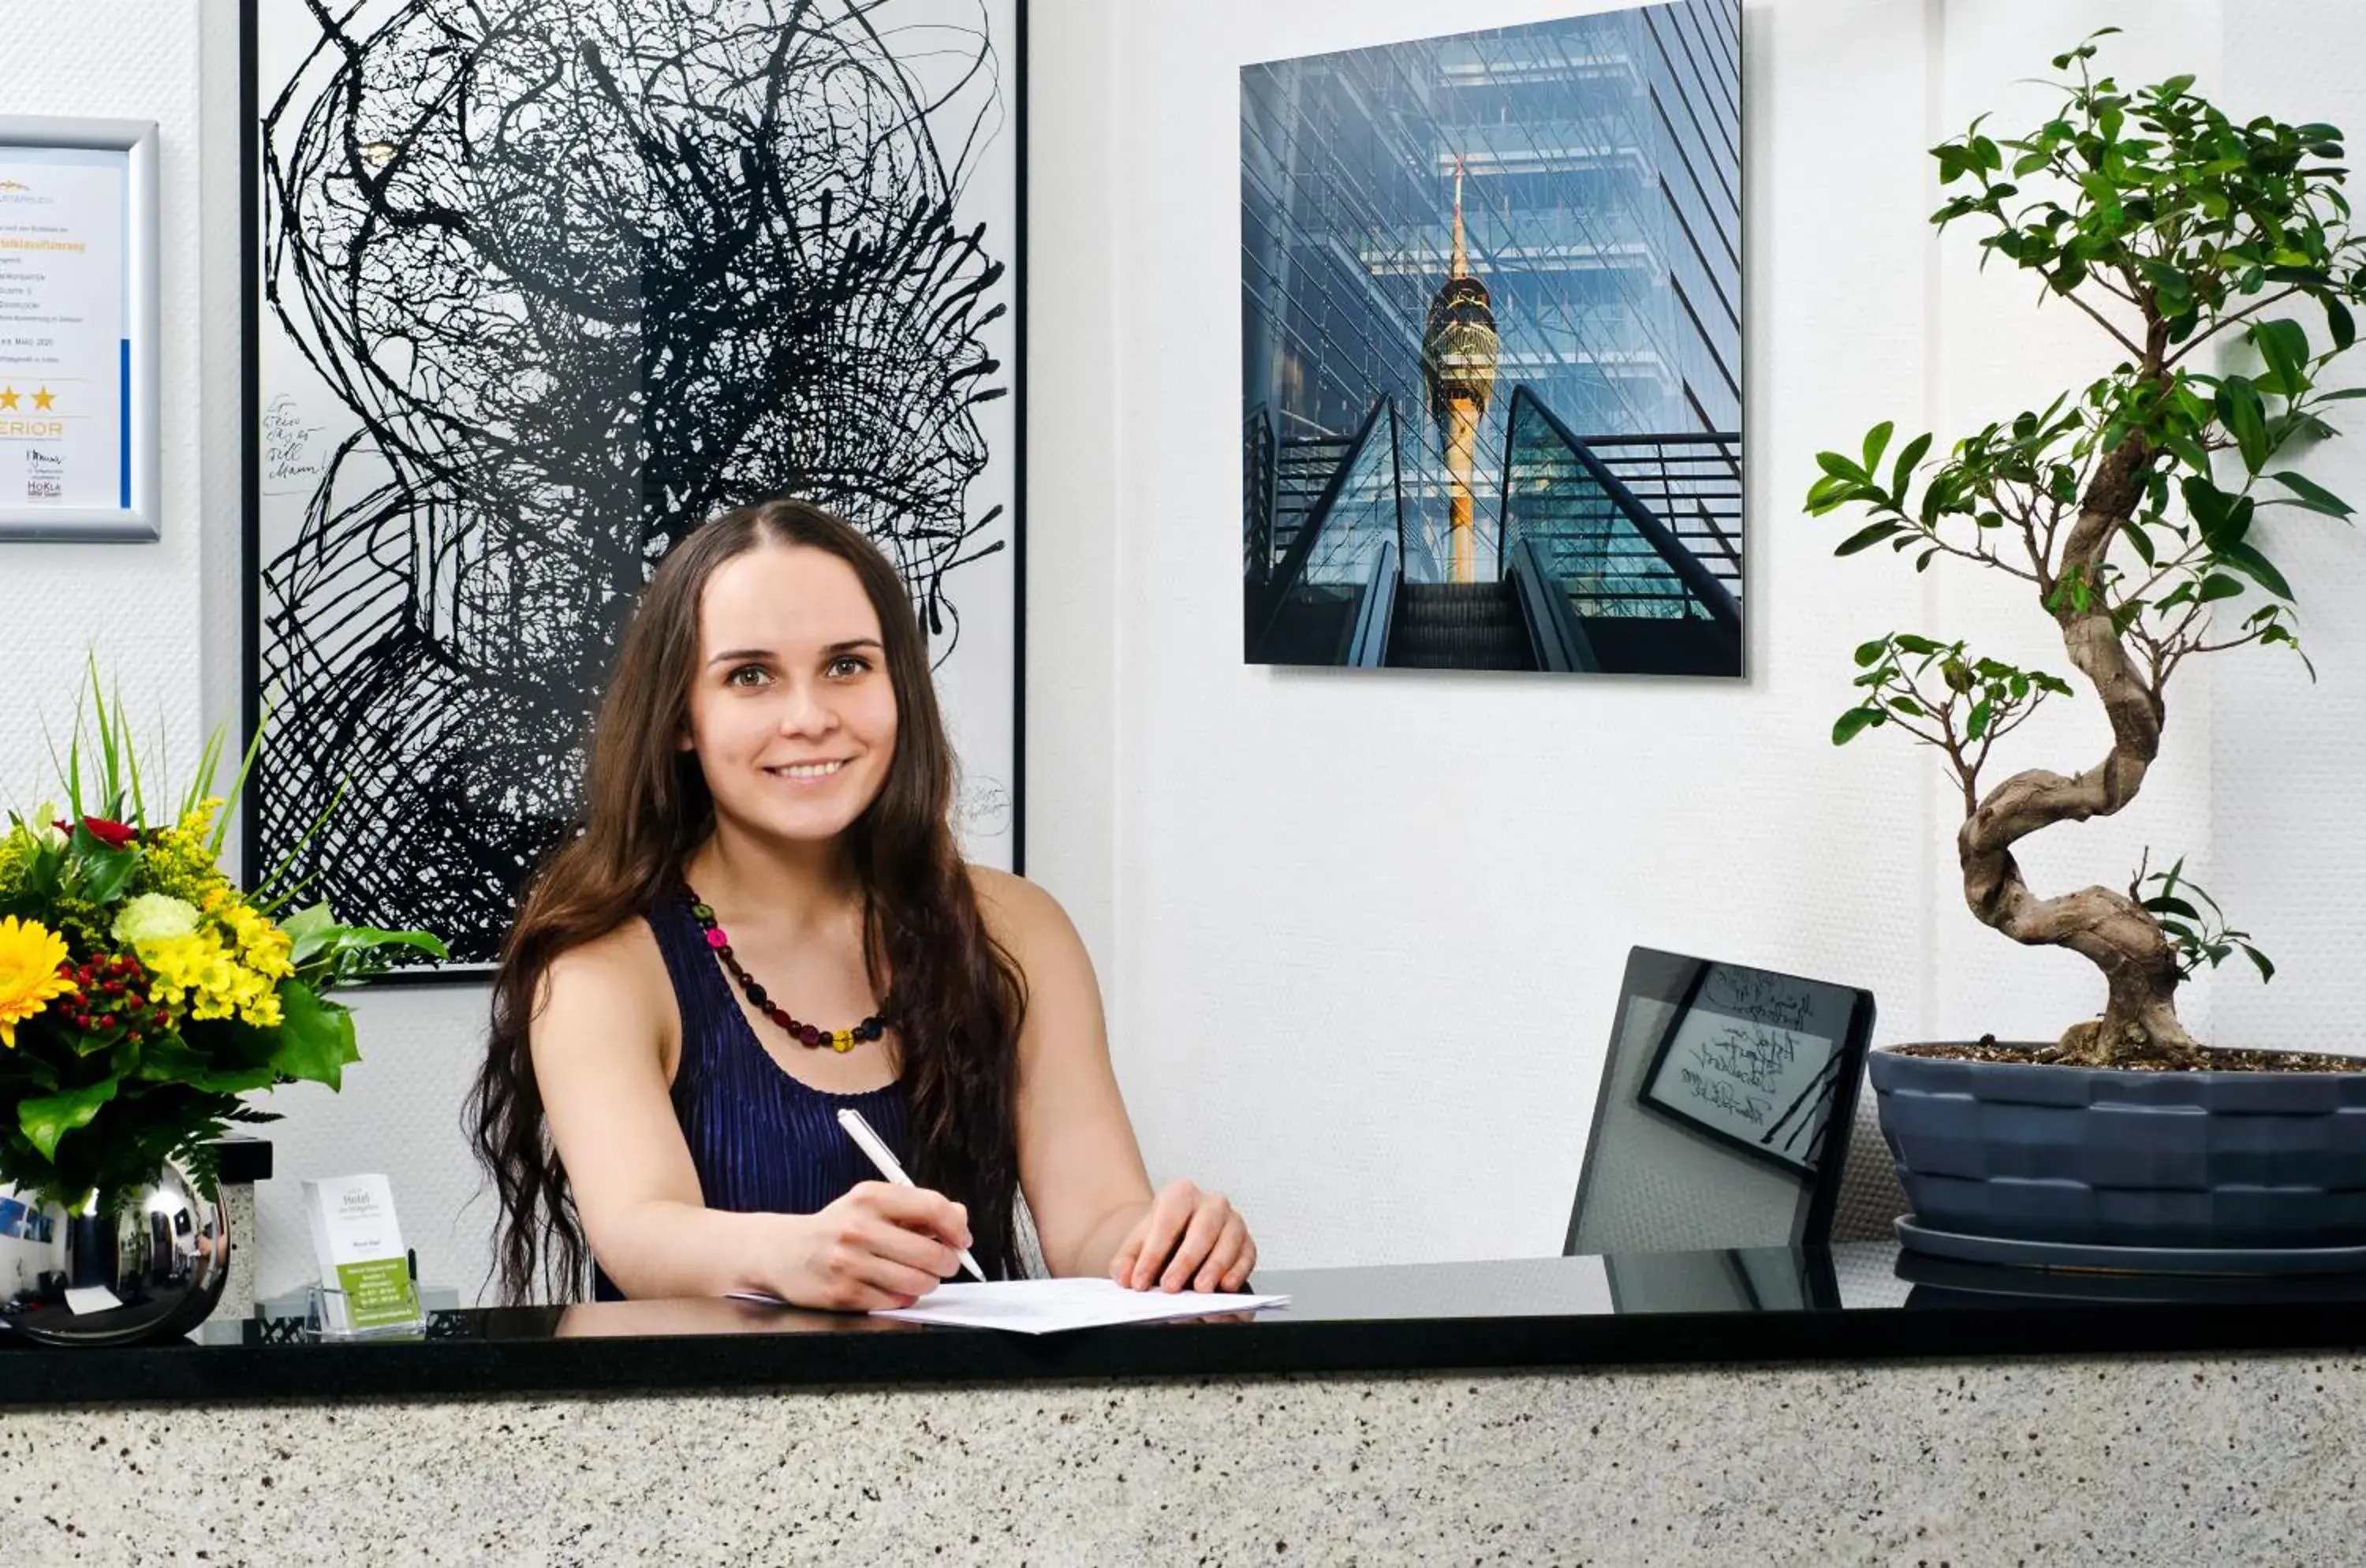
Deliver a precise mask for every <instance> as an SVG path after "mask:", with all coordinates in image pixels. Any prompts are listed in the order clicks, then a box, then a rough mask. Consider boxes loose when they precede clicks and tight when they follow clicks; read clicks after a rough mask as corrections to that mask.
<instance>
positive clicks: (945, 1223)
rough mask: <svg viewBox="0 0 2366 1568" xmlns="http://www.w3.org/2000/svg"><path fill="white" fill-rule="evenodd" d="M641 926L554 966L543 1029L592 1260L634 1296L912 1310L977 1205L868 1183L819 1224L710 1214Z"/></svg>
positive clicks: (539, 1072)
mask: <svg viewBox="0 0 2366 1568" xmlns="http://www.w3.org/2000/svg"><path fill="white" fill-rule="evenodd" d="M671 1013H672V1008H671V986H670V982H669V981H668V980H667V978H666V975H665V965H664V960H663V958H661V957H660V956H659V953H658V951H657V944H656V942H655V941H654V939H652V938H651V937H650V936H649V934H648V929H647V928H646V927H645V926H643V925H642V924H641V923H640V922H639V921H637V920H636V921H632V922H630V923H629V924H627V925H625V926H624V927H621V928H619V929H618V930H617V931H614V932H611V933H610V934H609V935H607V936H605V937H603V938H601V939H600V940H599V941H597V942H590V943H587V944H585V945H584V946H582V947H580V948H578V949H576V950H575V951H573V952H571V953H567V954H565V955H563V956H562V957H560V958H559V960H558V962H557V963H556V964H552V965H551V968H550V973H549V976H548V977H547V978H546V980H545V982H544V988H543V999H542V1005H541V1007H540V1009H539V1010H537V1011H536V1013H535V1020H534V1028H533V1034H532V1049H533V1054H534V1071H535V1081H536V1082H537V1083H538V1084H540V1086H541V1088H542V1097H543V1106H544V1111H545V1114H546V1116H547V1118H548V1120H549V1123H550V1133H551V1137H552V1139H553V1141H554V1142H555V1143H556V1145H558V1157H559V1161H560V1163H561V1164H563V1165H564V1166H565V1167H566V1168H567V1176H568V1180H569V1184H570V1185H571V1187H572V1188H573V1190H574V1193H575V1206H576V1210H577V1213H579V1214H580V1216H581V1219H582V1222H583V1233H584V1236H585V1239H586V1240H588V1241H589V1242H590V1243H591V1251H592V1255H593V1256H594V1257H596V1258H599V1260H600V1267H601V1268H602V1269H603V1270H605V1272H606V1273H607V1275H608V1278H609V1279H611V1280H614V1281H615V1283H616V1286H617V1288H618V1289H620V1290H622V1291H623V1292H625V1294H626V1295H628V1296H636V1297H648V1296H720V1295H727V1294H730V1293H732V1292H758V1293H761V1294H766V1295H773V1296H778V1297H780V1298H781V1299H782V1300H783V1301H790V1302H794V1303H797V1304H798V1305H800V1306H816V1307H835V1308H841V1309H853V1310H863V1309H869V1308H873V1307H883V1306H908V1305H909V1304H911V1303H912V1301H913V1300H915V1299H917V1298H918V1296H920V1295H923V1294H925V1293H926V1292H929V1291H930V1290H933V1289H934V1288H935V1287H936V1284H937V1281H938V1280H940V1279H941V1278H942V1277H944V1276H946V1275H949V1274H952V1273H953V1272H955V1271H956V1270H957V1269H958V1268H959V1263H958V1261H957V1259H956V1258H955V1257H954V1254H953V1251H952V1245H949V1244H950V1243H952V1242H954V1241H956V1240H957V1241H958V1243H959V1244H960V1245H966V1244H967V1241H968V1234H969V1232H968V1217H967V1215H966V1214H965V1213H963V1211H962V1209H961V1206H960V1205H959V1204H956V1203H952V1202H951V1201H947V1200H946V1199H944V1198H942V1197H941V1196H939V1195H938V1194H936V1193H933V1192H927V1191H923V1190H916V1189H910V1188H895V1187H890V1186H888V1185H886V1184H885V1183H884V1182H865V1183H863V1184H862V1185H861V1186H859V1187H857V1188H856V1189H854V1190H853V1191H851V1192H849V1193H848V1194H847V1195H846V1196H845V1197H844V1198H841V1199H839V1201H838V1202H836V1203H833V1204H831V1205H830V1206H829V1207H828V1208H827V1209H825V1210H823V1211H822V1212H821V1213H817V1214H739V1213H725V1212H723V1211H720V1210H715V1209H709V1208H707V1207H706V1206H705V1204H704V1200H703V1198H702V1195H701V1193H700V1190H699V1183H698V1170H697V1168H696V1167H695V1166H694V1165H693V1163H692V1160H691V1157H690V1147H689V1145H687V1144H686V1143H684V1142H683V1140H682V1126H681V1123H680V1122H677V1121H676V1120H675V1118H674V1111H673V1102H672V1100H671V1097H670V1094H669V1092H668V1089H667V1085H666V1074H665V1062H664V1055H665V1050H664V1047H665V1041H666V1039H667V1036H668V1035H669V1034H670V1032H673V1030H674V1029H675V1028H677V1027H678V1025H676V1024H675V1023H674V1021H673V1020H672V1017H671Z"/></svg>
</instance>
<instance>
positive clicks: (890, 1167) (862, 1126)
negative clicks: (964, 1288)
mask: <svg viewBox="0 0 2366 1568" xmlns="http://www.w3.org/2000/svg"><path fill="white" fill-rule="evenodd" d="M838 1124H839V1126H841V1127H843V1128H845V1129H846V1135H847V1136H848V1137H850V1138H852V1139H853V1140H854V1146H855V1147H856V1148H858V1149H861V1150H862V1152H863V1153H864V1154H865V1155H866V1156H869V1157H870V1160H871V1163H872V1164H873V1165H875V1166H877V1167H878V1168H879V1174H880V1175H882V1176H884V1177H885V1178H886V1179H888V1180H890V1181H892V1182H894V1183H895V1184H896V1186H898V1187H917V1186H918V1185H919V1183H918V1182H916V1181H914V1180H913V1179H911V1178H910V1177H908V1176H907V1175H905V1174H904V1168H903V1167H902V1166H900V1165H898V1164H896V1156H894V1155H893V1154H891V1153H889V1152H888V1149H887V1145H886V1144H885V1143H884V1141H882V1140H881V1138H880V1136H879V1134H876V1133H874V1132H873V1131H872V1130H871V1123H870V1122H865V1121H864V1120H863V1119H862V1111H857V1110H856V1109H854V1107H852V1106H851V1105H849V1106H846V1107H843V1108H842V1109H840V1110H839V1113H838ZM961 1260H962V1267H963V1268H964V1269H968V1270H969V1271H970V1273H971V1274H972V1275H974V1276H975V1277H976V1280H977V1282H978V1283H979V1284H981V1285H983V1284H984V1283H986V1270H985V1269H981V1268H979V1267H978V1266H977V1259H976V1258H972V1257H971V1256H970V1255H969V1248H968V1247H963V1248H962V1249H961Z"/></svg>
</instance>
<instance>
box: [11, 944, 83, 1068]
mask: <svg viewBox="0 0 2366 1568" xmlns="http://www.w3.org/2000/svg"><path fill="white" fill-rule="evenodd" d="M65 961H66V944H65V941H64V939H63V938H62V937H60V936H58V935H57V934H56V933H54V932H52V931H51V930H50V929H49V928H48V927H47V926H44V925H42V924H40V923H39V921H36V920H20V919H17V917H16V916H14V915H10V916H8V917H7V918H6V919H0V1045H6V1046H7V1047H8V1048H9V1049H10V1050H12V1051H13V1050H15V1049H16V1048H17V1025H18V1024H20V1023H22V1022H24V1021H26V1020H27V1019H28V1018H30V1017H32V1016H33V1015H34V1014H35V1013H37V1012H39V1011H40V1010H42V1009H43V1008H45V1007H47V1006H49V1005H50V999H51V998H52V997H62V996H64V995H65V994H66V993H67V992H69V991H71V990H73V981H71V980H68V979H67V978H66V977H65V976H62V975H61V974H59V973H58V967H59V965H61V964H63V963H65Z"/></svg>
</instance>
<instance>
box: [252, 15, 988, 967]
mask: <svg viewBox="0 0 2366 1568" xmlns="http://www.w3.org/2000/svg"><path fill="white" fill-rule="evenodd" d="M263 3H264V0H239V127H240V153H239V190H240V213H241V233H240V263H241V265H240V274H241V277H240V301H241V321H240V340H241V341H240V402H241V414H242V417H241V431H240V437H241V442H240V466H241V484H240V511H241V518H240V570H241V584H240V587H241V591H240V607H241V630H240V644H241V682H242V694H241V697H242V706H241V716H242V732H243V733H244V735H246V736H247V737H249V738H250V739H252V738H253V737H254V736H255V735H256V734H257V733H258V731H259V729H260V728H261V726H262V724H263V722H264V704H265V691H264V689H263V678H262V669H263V660H264V646H263V644H264V638H263V624H262V622H263V571H264V565H265V563H264V561H263V559H262V549H263V543H262V533H263V505H262V502H263V492H262V473H263V464H264V453H265V441H264V412H265V411H264V409H263V406H262V399H263V347H262V327H263V310H264V302H263V299H262V292H263V269H264V255H263V241H264V223H263V203H264V200H265V194H264V188H263V187H264V175H263V166H264V163H265V148H264V145H263V115H264V104H263V99H262V94H263V85H262V82H261V71H260V64H259V60H258V50H257V29H258V27H259V18H260V8H261V6H262V4H263ZM591 3H594V4H596V3H598V0H591ZM1000 3H1003V4H1007V5H1008V7H1009V13H1010V24H1009V26H1010V34H1009V38H1008V50H1007V51H1006V50H1004V49H1003V47H1002V41H1001V40H1000V39H994V40H993V43H992V47H993V49H994V51H995V53H996V57H997V59H1000V60H1006V61H1007V62H1008V75H1007V77H1006V78H1005V83H1006V85H1005V86H1004V88H1003V89H1002V90H1001V97H1002V101H1003V104H1004V107H1005V110H1006V112H1007V114H1008V139H1007V140H1008V146H1009V152H1008V161H1009V163H1008V166H1009V170H1010V184H1011V190H1012V198H1011V199H1012V227H1011V231H1010V238H1009V242H1008V256H1009V258H1010V259H1009V261H1008V264H1007V267H1008V272H1009V273H1010V274H1011V275H1012V280H1011V282H1010V284H1009V286H1008V289H1007V309H1008V314H1009V319H1010V335H1009V348H1008V358H1007V360H1006V361H1004V362H1003V365H1002V368H1001V371H1000V378H1001V379H1002V381H1003V382H1004V383H1005V384H1006V385H1007V389H1008V398H1009V401H1010V409H1011V414H1010V421H1011V428H1010V434H1009V437H1008V441H1009V449H1008V475H1009V492H1008V493H1009V506H1008V511H1009V516H1008V540H1007V547H1008V551H1009V559H1010V570H1011V578H1012V581H1011V585H1010V603H1009V643H1010V673H1009V694H1008V702H1009V716H1010V728H1011V734H1010V750H1009V756H1008V770H1009V803H1008V810H1009V818H1008V822H1009V826H1008V845H1009V856H1010V869H1011V870H1012V871H1013V872H1015V873H1018V874H1024V873H1025V871H1026V867H1027V809H1026V802H1027V773H1028V768H1027V750H1028V748H1027V717H1028V716H1027V690H1026V688H1027V681H1026V671H1027V652H1028V648H1027V573H1028V566H1029V550H1028V527H1027V519H1028V419H1027V413H1028V378H1027V339H1028V331H1029V303H1028V301H1029V293H1030V276H1031V267H1030V265H1029V261H1030V255H1029V246H1028V237H1029V227H1030V226H1029V222H1028V197H1029V180H1028V160H1029V152H1030V146H1029V132H1028V125H1029V115H1028V99H1029V56H1030V15H1029V12H1030V6H1029V0H1000ZM257 765H258V768H260V767H261V766H262V760H261V759H260V758H258V761H257ZM249 782H250V785H252V784H254V783H256V782H258V781H255V780H250V781H249ZM259 799H260V791H258V790H257V789H255V788H254V787H250V788H248V789H247V790H246V791H245V792H244V795H243V798H242V802H241V805H240V808H239V809H240V827H241V832H240V835H239V837H240V860H241V872H242V880H243V881H244V883H245V885H246V886H256V885H257V884H258V883H259V882H260V881H261V880H262V878H263V877H264V876H265V875H267V874H270V873H271V871H272V870H273V869H274V866H273V863H272V862H271V859H270V853H269V850H270V846H268V845H266V843H265V833H264V832H263V830H262V821H261V817H260V812H259ZM339 912H340V913H341V914H344V913H345V911H344V910H340V911H339ZM383 923H389V924H391V923H398V922H395V921H386V922H383ZM493 970H494V964H493V963H492V962H491V960H490V957H487V958H484V959H481V960H479V961H476V962H458V961H456V962H452V963H447V964H405V965H403V966H400V967H398V968H396V969H393V970H391V971H389V972H388V973H387V974H385V975H382V976H377V977H376V979H375V980H374V981H373V982H371V983H373V984H378V985H398V986H400V985H450V984H463V985H468V984H482V983H484V982H486V981H488V980H489V979H490V977H491V975H492V973H493Z"/></svg>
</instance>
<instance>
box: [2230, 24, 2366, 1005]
mask: <svg viewBox="0 0 2366 1568" xmlns="http://www.w3.org/2000/svg"><path fill="white" fill-rule="evenodd" d="M2225 29H2226V42H2225V72H2226V107H2227V109H2228V111H2229V112H2230V113H2233V114H2236V116H2238V117H2240V116H2243V115H2248V114H2256V113H2263V112H2272V113H2274V114H2276V115H2277V116H2278V117H2279V118H2284V119H2289V120H2294V121H2304V120H2311V119H2324V120H2330V121H2331V122H2333V123H2334V124H2337V125H2339V126H2341V127H2342V128H2343V129H2344V130H2348V131H2349V133H2350V142H2349V145H2350V149H2351V152H2352V158H2351V162H2352V164H2355V162H2356V152H2357V149H2358V148H2359V147H2360V139H2361V138H2366V79H2361V76H2360V70H2359V63H2360V59H2361V56H2362V55H2366V12H2361V10H2360V7H2359V6H2356V5H2354V4H2353V3H2351V0H2227V4H2226V24H2225ZM2352 199H2353V200H2354V199H2356V197H2355V195H2354V193H2353V196H2352ZM2313 316H2314V312H2313V311H2304V312H2302V313H2301V314H2300V316H2299V319H2300V320H2302V321H2304V322H2306V323H2307V325H2308V326H2309V328H2310V330H2311V332H2312V333H2318V334H2319V335H2320V337H2321V332H2320V330H2319V326H2318V323H2317V322H2316V321H2314V320H2313V319H2311V318H2312V317H2313ZM2341 379H2342V380H2343V381H2344V382H2345V383H2347V384H2350V385H2356V384H2358V383H2359V382H2360V381H2366V364H2360V363H2358V362H2356V361H2354V360H2353V361H2352V362H2351V363H2349V365H2347V366H2346V367H2344V369H2343V371H2342V372H2341ZM2360 406H2361V405H2360V404H2358V403H2344V404H2338V405H2337V407H2338V408H2340V409H2341V410H2342V411H2343V412H2342V414H2341V415H2340V417H2338V418H2337V419H2336V420H2335V421H2334V423H2336V424H2338V425H2339V426H2341V427H2342V428H2343V429H2344V430H2346V431H2347V432H2349V436H2348V438H2347V439H2346V440H2343V441H2340V442H2337V443H2334V444H2332V445H2330V446H2327V447H2325V448H2323V449H2321V450H2320V451H2318V452H2317V453H2315V455H2313V456H2312V457H2310V458H2309V459H2308V461H2307V468H2308V471H2309V473H2310V474H2311V475H2313V476H2314V477H2315V478H2316V479H2319V480H2320V481H2322V482H2323V483H2324V484H2326V485H2327V486H2328V487H2330V488H2331V489H2332V490H2333V491H2335V492H2336V493H2338V494H2340V495H2343V496H2346V497H2348V498H2349V501H2350V502H2352V503H2353V504H2356V505H2358V506H2359V507H2360V508H2361V510H2366V417H2360V415H2359V414H2358V413H2356V412H2351V411H2355V410H2358V409H2359V408H2360ZM2264 516H2265V517H2266V519H2267V521H2265V522H2264V523H2263V524H2262V525H2260V533H2261V534H2262V536H2264V538H2265V540H2266V541H2267V545H2268V547H2269V549H2270V552H2271V553H2272V554H2273V555H2274V556H2275V558H2277V559H2278V560H2280V561H2282V563H2283V566H2284V575H2285V576H2286V577H2288V578H2290V579H2291V580H2292V584H2293V592H2295V593H2296V594H2297V595H2298V596H2299V599H2300V610H2301V616H2302V631H2301V637H2302V641H2303V643H2304V646H2305V647H2306V648H2307V649H2308V656H2309V658H2310V659H2311V660H2313V661H2314V662H2315V665H2316V675H2317V679H2316V682H2315V684H2313V685H2312V684H2311V683H2310V682H2309V679H2308V674H2307V671H2304V670H2303V669H2301V668H2300V666H2299V663H2298V661H2296V660H2293V658H2292V657H2291V656H2290V655H2289V654H2285V655H2282V656H2278V655H2272V654H2246V655H2243V656H2241V657H2238V658H2235V659H2230V660H2226V661H2225V664H2224V666H2223V667H2222V668H2221V669H2220V670H2219V671H2218V672H2217V676H2216V685H2217V704H2216V711H2215V714H2214V719H2213V728H2212V733H2211V737H2210V739H2211V747H2210V764H2211V795H2212V798H2213V800H2214V804H2215V816H2216V824H2215V827H2216V830H2215V833H2214V843H2213V846H2212V849H2213V855H2212V859H2213V861H2214V867H2215V870H2214V874H2215V877H2216V883H2217V885H2216V886H2213V888H2212V892H2213V893H2214V894H2215V895H2217V897H2219V898H2220V899H2221V901H2223V902H2225V904H2226V905H2227V906H2228V908H2229V909H2230V910H2231V911H2232V912H2233V913H2234V914H2235V915H2236V919H2237V923H2239V924H2241V925H2243V926H2244V927H2245V928H2246V929H2248V930H2249V931H2252V932H2253V933H2255V934H2256V935H2257V936H2258V937H2259V945H2260V946H2261V947H2262V948H2264V949H2265V950H2266V951H2267V953H2268V955H2269V956H2270V958H2273V959H2274V960H2275V961H2276V963H2277V964H2278V966H2279V967H2278V971H2277V975H2276V978H2275V980H2274V982H2273V983H2272V984H2270V985H2268V986H2264V987H2263V986H2260V985H2259V984H2258V983H2257V982H2256V981H2243V980H2240V979H2237V980H2236V981H2235V982H2234V983H2231V984H2228V985H2227V986H2225V987H2223V988H2222V990H2221V991H2220V994H2219V1000H2218V1005H2217V1010H2216V1015H2215V1021H2216V1023H2217V1025H2218V1033H2219V1036H2220V1037H2221V1038H2223V1039H2224V1040H2225V1041H2226V1042H2227V1043H2230V1044H2232V1043H2240V1044H2281V1043H2286V1042H2296V1043H2306V1044H2311V1045H2316V1046H2319V1047H2321V1048H2323V1049H2326V1050H2347V1051H2361V1050H2366V994H2361V993H2360V989H2359V987H2358V984H2357V976H2358V973H2359V954H2360V949H2361V948H2366V831H2361V830H2360V789H2359V783H2358V781H2359V775H2360V768H2361V767H2366V621H2361V620H2360V616H2359V603H2360V585H2361V584H2362V583H2366V533H2362V532H2361V531H2360V529H2359V528H2357V527H2354V526H2352V527H2344V526H2343V525H2340V524H2338V523H2336V522H2333V521H2332V520H2331V519H2329V518H2324V517H2318V516H2315V515H2314V514H2313V513H2304V512H2300V511H2296V510H2293V509H2291V508H2282V509H2278V510H2276V511H2273V512H2270V513H2265V514H2264Z"/></svg>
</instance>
